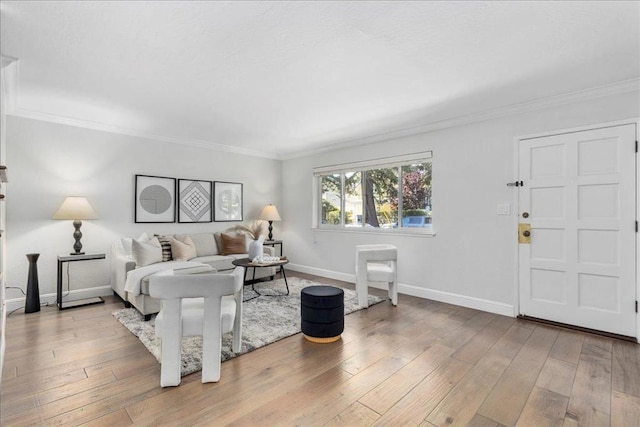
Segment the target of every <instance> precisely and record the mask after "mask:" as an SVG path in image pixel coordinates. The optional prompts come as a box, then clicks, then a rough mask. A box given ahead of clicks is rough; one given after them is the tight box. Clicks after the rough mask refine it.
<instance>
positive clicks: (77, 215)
mask: <svg viewBox="0 0 640 427" xmlns="http://www.w3.org/2000/svg"><path fill="white" fill-rule="evenodd" d="M53 219H71V220H73V227H74V228H75V229H76V231H74V232H73V238H74V239H75V240H76V243H75V244H74V245H73V249H74V250H75V252H71V255H84V252H81V251H82V243H80V239H81V238H82V233H81V232H80V227H81V226H82V221H81V220H83V219H98V214H97V213H96V211H95V210H93V208H92V207H91V205H90V204H89V201H88V200H87V199H86V198H85V197H78V196H69V197H67V198H66V199H64V202H62V205H61V206H60V208H59V209H58V210H57V211H56V213H55V214H54V215H53Z"/></svg>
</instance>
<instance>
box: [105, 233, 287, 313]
mask: <svg viewBox="0 0 640 427" xmlns="http://www.w3.org/2000/svg"><path fill="white" fill-rule="evenodd" d="M229 233H230V232H229ZM221 234H222V233H194V234H176V235H164V236H165V237H167V238H170V237H175V238H176V239H178V240H183V239H184V237H185V236H189V238H190V239H191V240H192V241H193V243H194V244H195V249H196V253H197V256H196V257H195V258H192V259H189V260H188V261H173V260H172V261H165V262H159V263H154V264H150V265H145V266H137V265H136V262H135V261H134V257H133V255H132V253H131V241H132V240H133V239H129V238H123V239H121V240H118V241H117V242H115V243H114V244H113V245H112V248H111V289H113V293H114V295H117V296H118V297H120V298H121V299H122V300H123V301H124V304H125V307H130V306H133V307H135V308H136V309H137V310H138V311H139V312H140V313H142V314H143V315H144V316H145V320H149V319H150V318H151V315H152V314H155V313H158V312H159V311H160V308H161V306H160V300H159V299H156V298H152V297H150V296H149V277H151V276H152V275H154V274H158V273H159V272H162V271H166V270H180V269H185V268H186V269H189V270H190V271H191V272H193V273H202V272H211V271H218V272H231V271H233V269H234V268H235V266H234V265H233V264H232V261H233V260H235V259H241V258H247V257H248V244H249V243H250V242H252V241H253V240H252V239H251V238H250V237H248V236H246V242H247V245H246V247H245V249H246V252H245V253H238V254H235V253H232V254H228V255H222V253H223V250H222V237H221ZM230 234H231V233H230ZM263 251H264V253H265V254H266V255H270V256H275V249H274V248H273V247H270V246H264V249H263ZM275 274H276V268H275V267H263V268H257V269H256V271H255V278H256V279H263V278H266V277H270V278H273V276H274V275H275ZM247 277H253V272H252V271H249V272H248V274H247Z"/></svg>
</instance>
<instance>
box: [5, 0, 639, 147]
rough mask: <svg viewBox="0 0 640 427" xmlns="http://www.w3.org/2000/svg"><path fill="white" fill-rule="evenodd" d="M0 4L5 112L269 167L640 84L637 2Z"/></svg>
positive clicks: (30, 2)
mask: <svg viewBox="0 0 640 427" xmlns="http://www.w3.org/2000/svg"><path fill="white" fill-rule="evenodd" d="M0 5H1V9H0V11H1V14H0V19H1V20H0V26H1V33H0V34H1V53H2V55H3V56H7V57H13V58H17V59H18V61H17V62H15V63H16V64H17V72H16V89H15V100H14V102H15V105H14V106H13V109H12V111H10V112H9V113H10V114H11V113H12V114H15V115H21V116H25V117H35V118H42V119H44V120H51V121H58V122H62V123H71V124H75V125H79V126H85V127H89V128H95V129H103V130H110V131H115V132H120V133H124V134H131V135H139V136H145V137H149V138H154V139H158V140H164V141H173V142H179V143H187V144H196V145H200V146H211V147H214V148H218V149H227V150H230V151H236V152H245V153H250V154H256V155H262V156H265V157H273V158H290V157H295V156H296V155H301V154H302V153H311V152H314V151H321V150H326V149H330V148H336V147H339V146H347V145H350V144H351V145H355V144H358V143H362V142H364V141H370V140H372V139H375V138H378V139H380V138H384V137H388V136H392V135H394V134H397V133H399V132H400V133H401V132H405V133H406V132H407V131H409V132H410V131H411V130H412V129H420V128H421V127H424V126H428V125H429V124H433V123H438V122H442V121H446V120H449V119H452V118H455V117H464V116H467V115H472V114H475V113H478V112H483V111H490V110H493V109H498V108H501V107H505V106H512V105H514V104H520V103H523V102H531V101H533V100H540V99H543V98H547V97H553V96H557V95H560V94H566V93H572V92H576V91H581V90H584V89H587V88H594V87H599V86H603V85H610V84H612V83H616V82H623V81H629V80H634V79H635V80H637V79H638V77H639V76H640V30H639V28H640V3H639V2H613V1H608V2H591V1H589V2H580V1H576V2H555V1H554V2H453V1H452V2H418V1H411V2H403V1H396V2H390V1H389V2H387V1H371V2H369V1H354V2H347V1H344V2H340V1H333V2H207V1H199V2H189V1H181V2H170V1H166V2H159V1H157V2H153V1H151V2H143V1H129V2H126V1H114V2H101V1H83V2H71V1H4V0H3V1H1V3H0Z"/></svg>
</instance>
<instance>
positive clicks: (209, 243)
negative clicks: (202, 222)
mask: <svg viewBox="0 0 640 427" xmlns="http://www.w3.org/2000/svg"><path fill="white" fill-rule="evenodd" d="M185 236H187V235H186V234H177V235H176V236H175V237H176V238H177V239H178V240H181V241H184V237H185ZM188 236H189V237H190V238H191V240H193V243H194V244H195V245H196V252H197V254H198V256H210V255H218V254H219V252H218V247H217V246H216V241H215V240H214V238H213V233H194V234H189V235H188Z"/></svg>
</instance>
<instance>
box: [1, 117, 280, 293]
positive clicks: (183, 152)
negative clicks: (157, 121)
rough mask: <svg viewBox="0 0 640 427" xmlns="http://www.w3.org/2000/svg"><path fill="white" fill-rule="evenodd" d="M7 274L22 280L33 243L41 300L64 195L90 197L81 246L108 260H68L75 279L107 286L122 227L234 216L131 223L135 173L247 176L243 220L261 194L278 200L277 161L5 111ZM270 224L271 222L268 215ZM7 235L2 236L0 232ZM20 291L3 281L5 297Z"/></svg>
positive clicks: (260, 202) (152, 227) (212, 226)
mask: <svg viewBox="0 0 640 427" xmlns="http://www.w3.org/2000/svg"><path fill="white" fill-rule="evenodd" d="M6 151H7V165H8V166H9V169H10V171H11V174H10V187H9V189H8V194H7V202H6V206H7V232H6V239H7V282H8V283H7V284H8V286H18V287H21V288H23V289H25V288H26V282H27V274H28V269H27V267H28V263H27V259H26V257H25V254H27V253H40V259H39V260H38V275H39V282H40V294H41V302H44V301H43V298H44V296H46V295H47V294H51V295H53V294H55V292H56V266H57V263H56V256H57V255H68V254H69V252H71V251H72V250H73V243H74V239H73V236H72V234H73V231H74V229H73V225H72V223H71V221H56V220H53V219H52V217H53V213H54V212H55V211H56V209H58V207H59V206H60V204H61V203H62V201H63V200H64V198H65V197H66V196H68V195H83V196H86V197H87V198H88V200H89V201H90V203H91V204H92V206H93V207H94V209H96V211H97V212H98V214H99V217H100V219H98V220H93V221H83V225H82V233H83V237H82V244H83V251H85V252H88V253H96V252H99V253H103V252H104V253H106V254H107V260H106V261H90V262H75V263H70V264H67V265H69V266H70V268H71V288H72V289H86V288H95V287H98V288H99V289H97V290H93V291H88V292H85V293H84V294H91V293H92V292H93V293H97V294H102V295H105V294H106V295H108V294H110V288H108V285H109V275H108V268H109V259H108V258H109V251H110V247H111V244H112V242H114V241H116V240H117V239H119V238H120V237H121V236H138V235H140V234H141V233H142V232H144V231H146V232H158V233H165V232H166V233H170V232H199V231H212V230H214V231H218V230H225V229H227V228H229V227H231V226H233V225H236V224H238V223H225V222H218V223H215V222H214V223H204V224H178V223H175V224H135V223H134V214H133V201H134V195H133V192H134V182H135V180H134V175H135V174H145V175H158V176H167V177H173V178H185V179H200V180H209V181H231V182H241V183H243V184H244V186H243V191H244V220H245V221H244V222H249V221H252V220H254V219H256V218H257V217H258V215H259V214H260V211H261V209H262V208H263V207H264V206H265V205H266V204H268V203H275V204H276V205H280V203H281V199H280V190H281V185H282V182H281V173H280V172H281V162H280V161H279V160H269V159H264V158H258V157H250V156H242V155H239V154H233V153H228V152H221V151H213V150H206V149H201V148H195V147H189V146H183V145H177V144H170V143H164V142H158V141H151V140H147V139H143V138H137V137H131V136H124V135H118V134H113V133H107V132H100V131H94V130H87V129H81V128H76V127H72V126H66V125H59V124H53V123H48V122H42V121H36V120H31V119H24V118H18V117H8V118H7V147H6ZM274 225H275V228H276V231H275V232H276V233H277V232H278V230H277V227H278V224H277V223H276V224H274ZM3 238H4V237H3ZM18 297H22V294H21V293H20V292H19V291H17V290H12V289H8V290H7V298H8V300H11V299H12V298H18Z"/></svg>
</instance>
